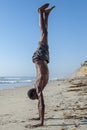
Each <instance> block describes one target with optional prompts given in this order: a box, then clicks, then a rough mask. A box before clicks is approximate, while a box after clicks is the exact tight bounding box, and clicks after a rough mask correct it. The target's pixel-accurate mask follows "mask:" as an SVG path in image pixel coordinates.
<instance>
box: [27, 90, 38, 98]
mask: <svg viewBox="0 0 87 130" xmlns="http://www.w3.org/2000/svg"><path fill="white" fill-rule="evenodd" d="M27 95H28V97H29V98H30V99H32V100H35V99H38V96H37V93H36V89H35V88H32V89H30V90H29V91H28V92H27Z"/></svg>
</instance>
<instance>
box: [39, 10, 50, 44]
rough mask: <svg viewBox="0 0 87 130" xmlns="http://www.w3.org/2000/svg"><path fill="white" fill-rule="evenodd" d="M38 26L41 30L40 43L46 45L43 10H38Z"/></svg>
mask: <svg viewBox="0 0 87 130" xmlns="http://www.w3.org/2000/svg"><path fill="white" fill-rule="evenodd" d="M39 26H40V30H41V37H40V41H41V42H43V43H44V44H46V45H47V43H48V41H47V36H48V35H47V28H46V25H45V17H44V10H40V9H39Z"/></svg>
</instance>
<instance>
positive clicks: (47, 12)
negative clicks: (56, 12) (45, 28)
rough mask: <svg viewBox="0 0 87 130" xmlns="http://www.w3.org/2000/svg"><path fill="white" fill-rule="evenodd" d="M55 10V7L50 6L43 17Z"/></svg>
mask: <svg viewBox="0 0 87 130" xmlns="http://www.w3.org/2000/svg"><path fill="white" fill-rule="evenodd" d="M54 8H55V6H52V7H51V8H49V9H46V10H45V11H44V12H45V15H49V13H50V12H51V10H53V9H54Z"/></svg>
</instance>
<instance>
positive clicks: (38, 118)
mask: <svg viewBox="0 0 87 130" xmlns="http://www.w3.org/2000/svg"><path fill="white" fill-rule="evenodd" d="M29 120H40V117H37V118H31V119H29Z"/></svg>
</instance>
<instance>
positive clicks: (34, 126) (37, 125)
mask: <svg viewBox="0 0 87 130" xmlns="http://www.w3.org/2000/svg"><path fill="white" fill-rule="evenodd" d="M40 126H43V124H36V125H32V126H30V127H31V128H36V127H40Z"/></svg>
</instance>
